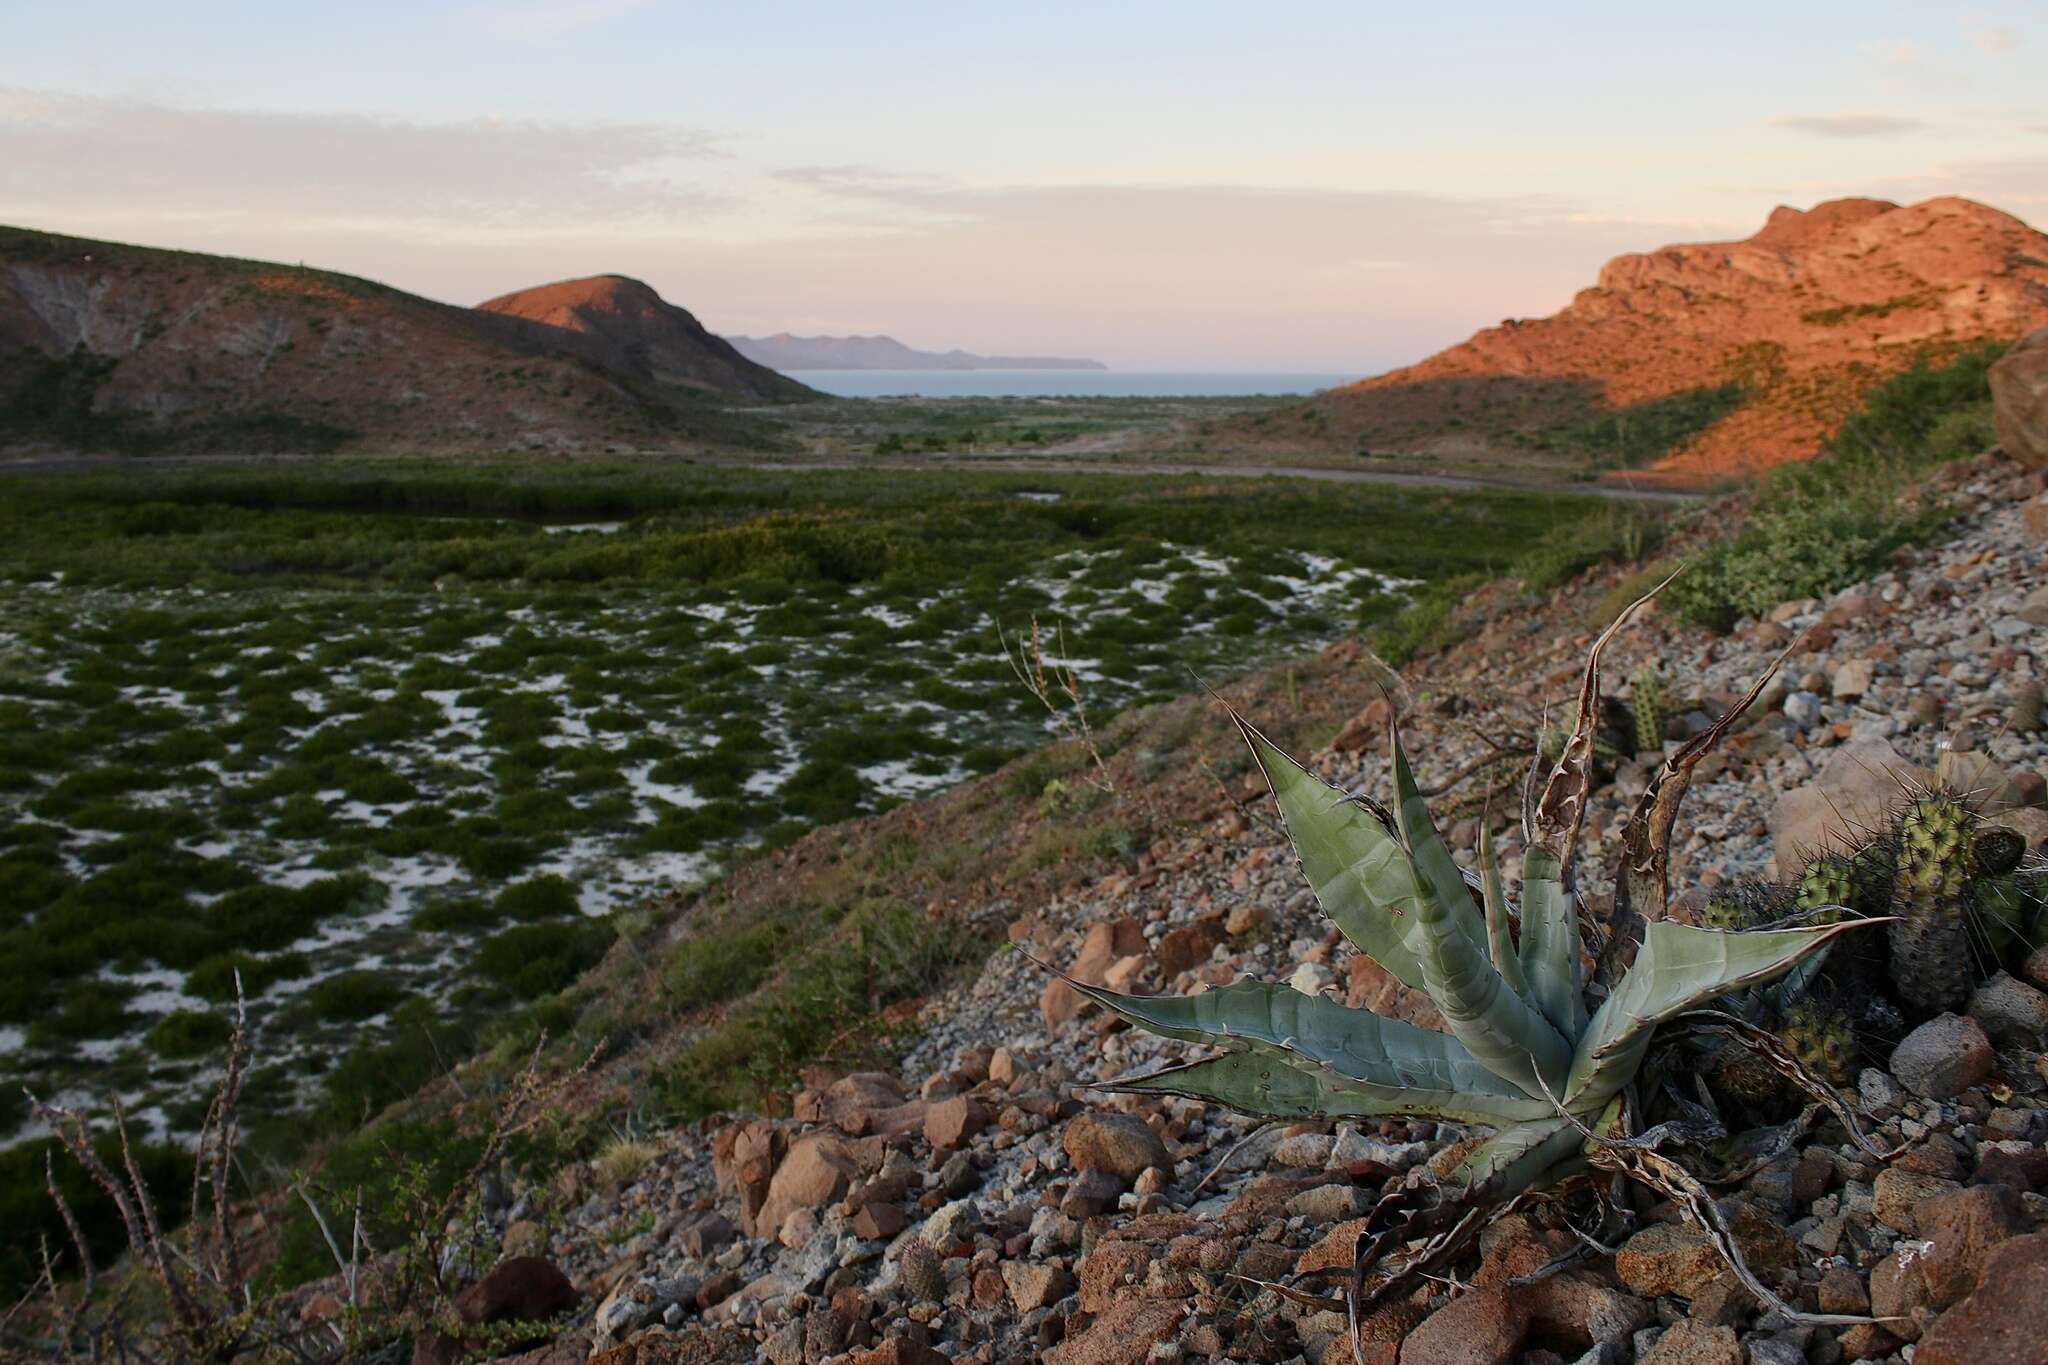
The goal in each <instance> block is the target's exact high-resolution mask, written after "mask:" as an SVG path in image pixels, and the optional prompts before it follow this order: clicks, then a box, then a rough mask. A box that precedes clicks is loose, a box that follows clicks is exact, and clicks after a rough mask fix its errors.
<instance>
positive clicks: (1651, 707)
mask: <svg viewBox="0 0 2048 1365" xmlns="http://www.w3.org/2000/svg"><path fill="white" fill-rule="evenodd" d="M1629 699H1630V710H1631V711H1632V712H1633V713H1634V717H1635V732H1636V752H1637V753H1639V754H1654V753H1658V752H1661V751H1662V750H1663V748H1664V684H1663V682H1662V680H1661V679H1659V678H1658V676H1657V670H1656V669H1655V668H1654V667H1652V666H1651V665H1649V664H1644V665H1643V666H1642V667H1641V668H1638V669H1637V670H1636V671H1635V672H1634V673H1633V674H1631V675H1630V676H1629Z"/></svg>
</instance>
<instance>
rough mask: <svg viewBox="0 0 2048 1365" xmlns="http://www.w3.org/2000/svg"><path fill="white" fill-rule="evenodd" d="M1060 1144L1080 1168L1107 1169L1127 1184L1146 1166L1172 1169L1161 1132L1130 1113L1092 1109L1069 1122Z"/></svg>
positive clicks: (1091, 1169)
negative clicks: (1159, 1133) (1161, 1139)
mask: <svg viewBox="0 0 2048 1365" xmlns="http://www.w3.org/2000/svg"><path fill="white" fill-rule="evenodd" d="M1060 1146H1061V1148H1062V1149H1063V1150H1064V1151H1065V1152H1066V1154H1067V1157H1068V1159H1069V1160H1071V1161H1072V1162H1073V1163H1074V1168H1075V1169H1076V1170H1081V1171H1107V1172H1108V1173H1109V1174H1111V1175H1113V1176H1115V1177H1116V1178H1117V1179H1119V1180H1121V1181H1123V1182H1124V1183H1125V1184H1126V1185H1128V1184H1129V1183H1130V1182H1131V1181H1133V1180H1136V1179H1137V1178H1138V1175H1139V1173H1140V1172H1141V1171H1144V1170H1145V1169H1146V1168H1147V1167H1151V1166H1157V1167H1159V1168H1160V1169H1162V1170H1165V1171H1168V1172H1171V1171H1172V1170H1173V1158H1172V1157H1170V1156H1168V1155H1167V1152H1166V1144H1165V1143H1163V1142H1161V1141H1160V1140H1159V1135H1158V1134H1157V1133H1155V1132H1153V1131H1152V1130H1151V1129H1150V1128H1148V1127H1146V1126H1145V1123H1144V1121H1143V1120H1142V1119H1138V1118H1134V1117H1132V1116H1131V1115H1129V1114H1115V1113H1107V1112H1101V1111H1090V1112H1088V1113H1085V1114H1080V1115H1078V1116H1076V1117H1075V1118H1074V1119H1072V1120H1071V1121H1070V1122H1069V1123H1068V1124H1067V1129H1066V1132H1065V1133H1063V1134H1062V1135H1061V1137H1060Z"/></svg>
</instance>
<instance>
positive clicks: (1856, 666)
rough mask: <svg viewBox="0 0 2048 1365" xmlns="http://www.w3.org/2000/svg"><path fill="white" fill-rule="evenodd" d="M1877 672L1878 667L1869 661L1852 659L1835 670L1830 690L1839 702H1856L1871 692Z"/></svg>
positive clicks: (1830, 681) (1829, 685) (1829, 686)
mask: <svg viewBox="0 0 2048 1365" xmlns="http://www.w3.org/2000/svg"><path fill="white" fill-rule="evenodd" d="M1876 670H1877V665H1876V664H1874V663H1872V662H1871V661H1870V660H1869V659H1851V660H1850V661H1849V662H1848V663H1845V664H1843V665H1842V666H1841V667H1840V668H1838V669H1836V670H1835V674H1834V677H1833V678H1832V679H1830V680H1829V683H1828V690H1829V691H1830V692H1832V693H1834V695H1835V699H1836V700H1837V701H1854V700H1856V699H1857V698H1858V697H1860V696H1862V695H1863V694H1864V693H1866V692H1868V691H1869V690H1870V684H1871V683H1872V682H1873V681H1874V680H1875V675H1876Z"/></svg>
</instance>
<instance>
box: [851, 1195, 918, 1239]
mask: <svg viewBox="0 0 2048 1365" xmlns="http://www.w3.org/2000/svg"><path fill="white" fill-rule="evenodd" d="M904 1221H905V1220H904V1216H903V1206H902V1205H901V1204H863V1205H861V1208H860V1212H859V1213H856V1214H855V1215H854V1216H853V1235H854V1236H856V1237H858V1238H860V1239H862V1240H863V1241H869V1242H873V1241H879V1240H882V1239H885V1238H889V1237H894V1236H895V1235H896V1234H897V1233H899V1232H901V1231H903V1224H904Z"/></svg>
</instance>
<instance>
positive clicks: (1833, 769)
mask: <svg viewBox="0 0 2048 1365" xmlns="http://www.w3.org/2000/svg"><path fill="white" fill-rule="evenodd" d="M1933 777H1934V775H1933V774H1932V773H1930V772H1928V771H1927V770H1926V769H1925V768H1921V767H1917V766H1915V765H1914V764H1912V763H1909V762H1908V761H1907V760H1906V759H1904V758H1902V757H1900V755H1899V752H1898V751H1897V750H1896V749H1894V748H1892V746H1891V745H1890V744H1888V743H1886V742H1885V741H1884V740H1881V739H1861V740H1852V741H1851V742H1850V743H1847V744H1844V745H1842V746H1841V747H1840V748H1838V749H1835V750H1834V751H1832V752H1831V753H1830V754H1829V756H1828V760H1827V762H1826V763H1824V764H1822V765H1821V770H1820V772H1819V774H1818V775H1817V776H1816V777H1815V778H1814V780H1813V781H1811V782H1808V783H1804V784H1802V785H1800V786H1797V787H1793V788H1791V789H1790V790H1788V791H1785V792H1782V793H1780V794H1779V796H1778V800H1777V804H1776V805H1775V806H1774V807H1773V808H1772V810H1771V816H1770V830H1771V841H1772V846H1773V848H1774V849H1775V850H1776V856H1777V866H1778V868H1779V870H1780V872H1781V873H1784V872H1786V871H1787V870H1789V869H1791V868H1795V867H1801V866H1804V865H1805V864H1806V863H1807V862H1809V861H1811V860H1812V858H1813V855H1814V854H1815V853H1820V852H1828V851H1831V850H1837V849H1843V848H1849V847H1853V846H1854V845H1855V843H1856V841H1857V839H1858V838H1859V836H1860V832H1861V831H1864V830H1871V829H1881V828H1883V827H1884V825H1885V822H1886V818H1887V817H1888V816H1889V815H1890V814H1891V809H1892V806H1893V804H1894V803H1896V802H1897V800H1898V795H1899V791H1900V789H1901V784H1904V785H1905V787H1907V788H1908V789H1911V788H1913V787H1916V786H1927V785H1929V784H1931V783H1932V781H1933Z"/></svg>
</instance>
